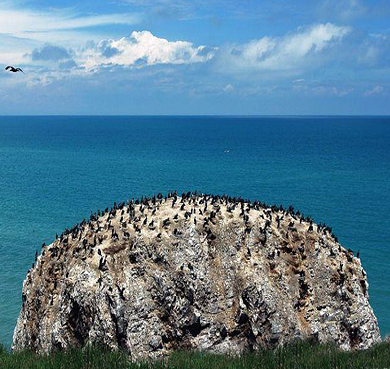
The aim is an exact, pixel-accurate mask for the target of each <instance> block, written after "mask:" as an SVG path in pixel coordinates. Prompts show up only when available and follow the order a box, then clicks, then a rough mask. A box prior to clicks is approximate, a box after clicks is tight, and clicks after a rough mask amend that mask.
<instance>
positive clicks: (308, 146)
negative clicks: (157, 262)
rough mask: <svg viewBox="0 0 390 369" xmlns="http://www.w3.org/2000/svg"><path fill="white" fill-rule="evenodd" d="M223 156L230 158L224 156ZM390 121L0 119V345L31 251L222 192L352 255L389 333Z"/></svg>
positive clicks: (11, 322) (8, 332) (6, 338)
mask: <svg viewBox="0 0 390 369" xmlns="http://www.w3.org/2000/svg"><path fill="white" fill-rule="evenodd" d="M225 150H230V152H228V153H226V152H225ZM389 180H390V117H358V118H357V117H316V118H314V117H292V118H278V117H275V118H269V117H262V118H254V117H250V118H249V117H234V118H233V117H0V204H1V209H0V210H1V214H0V342H1V343H3V344H6V345H9V344H10V343H11V339H12V333H13V328H14V326H15V322H16V318H17V316H18V314H19V309H20V306H21V288H22V282H23V280H24V278H25V275H26V272H27V270H28V269H29V267H30V266H31V263H32V262H33V261H34V254H35V250H37V249H38V250H40V245H41V244H42V243H43V242H46V243H48V242H51V241H52V240H53V237H54V235H55V234H56V233H61V232H62V230H63V229H64V228H65V227H67V226H71V225H73V224H74V223H76V222H78V221H80V220H81V219H82V218H84V217H87V216H89V215H90V212H91V210H93V211H95V210H97V209H103V208H105V207H107V206H111V205H112V204H113V202H114V201H124V200H126V199H128V198H131V197H137V196H141V195H148V194H154V193H158V192H167V191H168V190H173V189H177V190H178V191H179V192H181V191H188V190H195V189H196V190H198V191H204V192H210V193H219V194H223V193H227V194H229V195H232V196H233V195H234V196H242V197H245V198H250V199H256V198H257V199H259V200H261V201H263V202H267V203H276V204H284V205H289V204H292V205H293V206H294V207H295V208H297V209H299V210H301V211H302V212H304V213H305V214H309V215H311V216H312V217H313V218H314V219H315V220H316V221H317V222H326V223H327V224H328V225H330V226H331V227H332V228H333V230H334V233H335V234H336V235H337V236H338V238H339V240H340V242H341V243H342V244H343V245H344V246H345V247H349V248H352V249H353V250H355V251H357V250H360V255H361V259H362V263H363V267H364V268H365V269H366V271H367V272H368V280H369V283H370V289H369V293H370V300H371V304H372V306H373V307H374V311H375V313H376V315H377V317H378V320H379V324H380V329H381V333H382V335H386V334H388V333H390V268H389V266H388V255H389V246H390V183H389Z"/></svg>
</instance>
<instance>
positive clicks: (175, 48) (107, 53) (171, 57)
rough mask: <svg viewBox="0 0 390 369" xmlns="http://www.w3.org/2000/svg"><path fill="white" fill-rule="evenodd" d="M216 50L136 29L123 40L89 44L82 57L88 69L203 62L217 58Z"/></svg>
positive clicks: (81, 61) (80, 57)
mask: <svg viewBox="0 0 390 369" xmlns="http://www.w3.org/2000/svg"><path fill="white" fill-rule="evenodd" d="M215 51H216V49H214V48H207V47H206V46H194V45H193V44H192V43H191V42H188V41H168V40H166V39H164V38H159V37H156V36H154V35H153V34H152V33H151V32H149V31H141V32H137V31H134V32H132V33H131V35H130V36H129V37H123V38H121V39H119V40H115V39H106V40H101V41H100V42H99V43H98V44H97V45H95V44H93V45H91V44H90V45H89V46H88V47H87V48H85V49H84V50H83V51H82V53H81V54H80V55H79V56H78V59H79V64H81V65H83V66H84V67H85V68H86V69H87V70H95V69H97V68H99V67H101V66H107V65H120V66H133V67H141V66H150V65H154V64H191V63H202V62H206V61H208V60H210V59H211V58H213V56H214V53H215Z"/></svg>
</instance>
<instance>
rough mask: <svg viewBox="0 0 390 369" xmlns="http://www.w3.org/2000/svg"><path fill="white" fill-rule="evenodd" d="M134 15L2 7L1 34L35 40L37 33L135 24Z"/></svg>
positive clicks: (136, 21)
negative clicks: (86, 14) (81, 14)
mask: <svg viewBox="0 0 390 369" xmlns="http://www.w3.org/2000/svg"><path fill="white" fill-rule="evenodd" d="M138 21H139V17H138V16H137V15H134V14H105V15H92V16H80V15H79V14H77V13H75V12H73V11H71V10H69V9H65V10H54V11H51V12H39V11H34V10H29V9H12V8H4V7H0V33H5V34H11V35H14V36H18V37H27V38H34V34H35V33H40V32H49V31H60V30H72V29H80V28H88V27H94V26H102V25H108V24H135V23H138Z"/></svg>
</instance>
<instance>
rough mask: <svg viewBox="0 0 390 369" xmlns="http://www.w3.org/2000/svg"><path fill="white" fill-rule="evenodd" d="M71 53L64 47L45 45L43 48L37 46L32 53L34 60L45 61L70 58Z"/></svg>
mask: <svg viewBox="0 0 390 369" xmlns="http://www.w3.org/2000/svg"><path fill="white" fill-rule="evenodd" d="M69 58H70V54H69V52H68V50H66V49H65V48H64V47H60V46H54V45H45V46H43V47H41V48H36V49H34V50H33V51H32V53H31V59H32V60H34V61H35V60H44V61H59V60H64V59H69Z"/></svg>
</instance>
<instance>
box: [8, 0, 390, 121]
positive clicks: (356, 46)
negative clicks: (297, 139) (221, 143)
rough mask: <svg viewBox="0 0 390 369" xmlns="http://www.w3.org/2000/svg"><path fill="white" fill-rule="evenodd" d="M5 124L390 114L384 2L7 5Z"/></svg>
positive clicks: (388, 20) (24, 0)
mask: <svg viewBox="0 0 390 369" xmlns="http://www.w3.org/2000/svg"><path fill="white" fill-rule="evenodd" d="M0 64H1V65H2V66H3V67H5V66H6V65H9V64H10V65H15V66H20V67H22V68H23V69H24V71H25V72H26V74H25V75H24V74H12V73H7V72H5V71H4V70H3V72H1V74H0V113H1V114H259V115H262V114H288V115H289V114H321V115H322V114H390V2H389V1H388V0H386V1H382V0H377V1H365V0H318V1H312V0H290V1H287V0H274V1H271V0H266V1H262V0H240V1H238V0H176V1H172V0H107V1H103V0H101V1H96V0H84V1H82V2H81V1H76V0H61V1H59V0H39V1H35V0H12V1H7V0H2V1H1V2H0Z"/></svg>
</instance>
